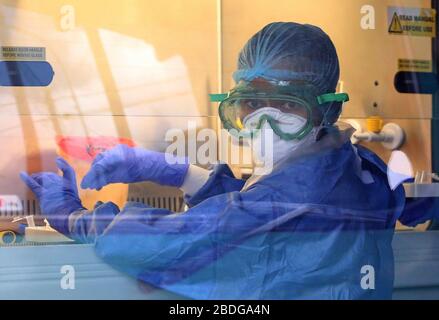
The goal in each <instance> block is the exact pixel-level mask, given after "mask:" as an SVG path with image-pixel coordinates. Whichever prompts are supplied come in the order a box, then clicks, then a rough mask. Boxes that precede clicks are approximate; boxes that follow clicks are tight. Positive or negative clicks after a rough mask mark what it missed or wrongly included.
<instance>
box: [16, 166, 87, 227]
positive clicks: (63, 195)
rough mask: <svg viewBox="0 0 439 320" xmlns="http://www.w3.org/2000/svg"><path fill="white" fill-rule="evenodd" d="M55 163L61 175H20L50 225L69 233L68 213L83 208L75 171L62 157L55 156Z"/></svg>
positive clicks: (23, 173) (50, 173) (46, 173)
mask: <svg viewBox="0 0 439 320" xmlns="http://www.w3.org/2000/svg"><path fill="white" fill-rule="evenodd" d="M56 164H57V166H58V168H59V169H60V170H61V171H62V173H63V176H62V177H61V176H59V175H58V174H56V173H53V172H40V173H34V174H32V175H30V176H29V175H28V174H27V173H26V172H21V173H20V177H21V179H22V180H23V181H24V183H26V185H27V186H28V187H29V188H30V189H31V190H32V191H33V193H34V194H35V195H36V197H37V199H38V201H39V203H40V207H41V212H42V213H43V214H44V215H45V216H46V217H47V220H48V221H49V223H50V225H51V227H53V228H54V229H56V230H57V231H59V232H61V233H63V234H65V235H69V228H68V217H69V215H70V214H71V213H72V212H74V211H76V210H81V209H85V208H84V207H83V206H82V204H81V200H80V199H79V196H78V188H77V186H76V177H75V171H74V170H73V168H72V167H71V166H70V165H69V164H68V163H67V162H66V161H65V160H64V159H62V158H57V159H56Z"/></svg>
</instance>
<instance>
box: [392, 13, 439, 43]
mask: <svg viewBox="0 0 439 320" xmlns="http://www.w3.org/2000/svg"><path fill="white" fill-rule="evenodd" d="M387 20H388V26H389V33H390V34H399V35H409V36H421V37H431V38H433V37H435V36H436V10H434V9H430V8H403V7H389V8H387Z"/></svg>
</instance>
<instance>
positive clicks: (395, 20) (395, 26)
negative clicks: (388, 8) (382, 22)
mask: <svg viewBox="0 0 439 320" xmlns="http://www.w3.org/2000/svg"><path fill="white" fill-rule="evenodd" d="M389 32H390V33H403V32H404V31H403V30H402V25H401V21H399V17H398V14H397V13H396V12H395V13H394V14H393V17H392V22H390V26H389Z"/></svg>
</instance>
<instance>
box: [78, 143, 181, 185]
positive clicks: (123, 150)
mask: <svg viewBox="0 0 439 320" xmlns="http://www.w3.org/2000/svg"><path fill="white" fill-rule="evenodd" d="M170 157H173V156H172V155H170ZM174 159H176V158H175V157H174ZM179 160H182V161H181V162H184V163H183V164H180V162H178V163H174V164H169V163H168V162H167V161H166V158H165V153H161V152H155V151H149V150H146V149H143V148H137V147H136V148H132V147H129V146H127V145H124V144H121V145H118V146H116V147H114V148H113V149H110V150H107V151H105V152H103V153H101V154H99V155H98V156H97V157H96V158H95V160H94V161H93V163H92V165H91V168H90V170H89V172H88V173H87V174H86V175H85V177H84V178H83V179H82V182H81V188H83V189H97V190H100V189H101V188H102V187H104V186H105V185H107V184H109V183H133V182H142V181H151V182H155V183H158V184H161V185H166V186H172V187H180V186H181V185H182V184H183V181H184V179H185V177H186V174H187V171H188V168H189V163H188V161H187V159H179Z"/></svg>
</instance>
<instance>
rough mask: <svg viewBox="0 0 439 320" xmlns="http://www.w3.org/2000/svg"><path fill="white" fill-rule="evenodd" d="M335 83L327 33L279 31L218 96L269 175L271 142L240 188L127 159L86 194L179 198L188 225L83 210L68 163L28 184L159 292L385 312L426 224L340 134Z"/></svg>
mask: <svg viewBox="0 0 439 320" xmlns="http://www.w3.org/2000/svg"><path fill="white" fill-rule="evenodd" d="M339 72H340V71H339V62H338V57H337V53H336V49H335V47H334V45H333V43H332V42H331V40H330V38H329V37H328V35H326V34H325V33H324V32H323V31H322V30H321V29H319V28H318V27H315V26H312V25H306V24H304V25H303V24H297V23H292V22H286V23H284V22H278V23H271V24H269V25H267V26H265V27H264V28H263V29H262V30H260V31H259V32H258V33H256V34H255V35H254V36H253V37H251V39H250V40H249V41H248V42H247V44H246V45H245V46H244V48H243V49H242V50H241V52H240V54H239V61H238V68H237V71H236V72H235V73H234V80H235V82H236V87H235V88H233V89H232V90H231V91H230V92H229V93H227V94H225V95H213V100H215V101H219V102H220V105H219V114H220V117H221V121H222V123H223V125H224V127H225V128H226V129H228V130H229V131H230V133H231V134H238V135H240V134H241V135H242V136H244V137H248V138H251V139H253V140H254V141H257V142H258V143H254V144H253V146H254V147H253V152H254V155H255V157H256V158H258V157H260V158H261V159H262V160H261V161H264V160H263V159H264V156H263V155H262V152H261V151H262V149H264V148H263V147H261V146H264V145H266V144H267V143H270V141H269V140H267V138H266V137H267V135H266V134H265V133H266V132H269V131H270V130H272V132H273V133H274V134H273V135H272V140H271V143H272V148H273V154H272V163H273V168H272V170H271V171H270V172H269V173H268V174H264V175H259V176H256V175H254V176H252V177H250V178H249V179H248V180H247V181H243V180H240V179H237V178H235V177H234V176H233V174H232V172H231V170H230V169H229V167H228V166H227V165H225V164H218V165H216V166H215V167H214V168H213V170H206V169H203V168H200V167H197V166H195V165H191V164H188V163H187V161H180V162H178V163H175V164H170V163H169V161H167V156H166V155H165V154H164V153H159V152H154V151H150V150H146V149H143V148H138V147H135V148H132V147H128V146H124V145H119V146H117V147H115V148H114V149H111V150H108V151H106V152H103V153H101V154H99V155H98V156H97V157H96V159H95V160H94V162H93V163H92V166H91V168H90V171H89V172H88V174H87V175H86V176H85V177H84V179H83V180H82V182H81V187H82V188H90V189H98V190H99V189H100V188H102V187H103V186H105V185H107V184H109V183H120V182H122V183H133V182H140V181H152V182H155V183H158V184H161V185H167V186H174V187H178V188H180V189H181V190H183V191H184V194H185V196H184V200H185V202H186V204H187V206H188V208H189V209H188V210H187V211H186V212H184V213H174V212H171V211H169V210H166V209H157V208H153V207H150V206H148V205H145V204H141V203H133V202H130V203H128V204H127V205H126V206H125V207H124V208H118V207H117V206H116V205H115V204H113V203H112V202H108V203H101V202H98V203H97V204H96V206H95V208H94V209H93V210H87V209H86V208H84V207H83V206H82V204H81V201H80V199H79V197H78V191H77V186H76V179H75V172H74V171H73V169H72V168H71V167H70V166H69V165H68V164H67V162H65V161H64V160H63V159H61V158H58V159H57V164H58V167H59V168H60V169H61V171H62V173H63V175H62V176H59V175H58V174H55V173H49V172H43V173H36V174H31V175H28V174H26V173H21V177H22V179H23V180H24V182H25V183H26V184H27V185H28V186H29V187H30V188H31V189H32V190H33V192H34V193H35V194H36V196H37V198H38V199H39V202H40V206H41V210H42V212H43V213H44V214H45V215H46V216H47V218H48V221H49V222H50V224H51V226H52V227H54V228H55V229H56V230H58V231H59V232H61V233H63V234H65V235H66V236H68V237H70V238H72V239H74V240H76V241H79V242H83V243H93V244H94V246H95V250H96V253H97V255H98V256H99V257H101V258H102V259H103V260H104V261H106V262H107V263H109V264H110V265H112V266H113V267H115V268H116V269H119V270H121V271H123V272H126V273H128V274H130V275H132V276H133V277H136V278H137V279H140V280H141V281H143V282H145V283H147V284H149V285H152V286H154V287H157V288H162V289H165V290H168V291H171V292H173V293H176V294H180V295H183V296H185V297H189V298H197V299H389V298H391V297H392V287H393V279H394V262H393V252H392V246H391V243H392V237H393V234H394V228H395V224H396V222H397V220H400V221H401V222H403V223H404V224H406V225H409V226H413V225H416V224H418V223H422V222H424V221H427V220H429V219H431V218H432V216H431V213H430V212H431V211H429V210H417V208H419V205H418V204H415V203H409V202H406V199H405V194H404V189H403V187H402V186H399V187H398V188H396V189H395V190H394V191H392V190H391V188H390V187H389V183H388V179H387V167H386V164H385V163H384V162H383V161H381V160H380V158H379V157H378V156H376V155H375V154H374V153H373V152H371V151H369V150H368V149H366V148H365V147H362V146H359V145H355V146H354V145H352V144H351V142H350V137H351V135H352V133H353V129H352V128H351V127H348V126H346V127H342V126H341V125H339V123H336V121H337V119H338V117H339V115H340V112H341V107H342V104H343V102H346V101H347V100H348V96H347V94H343V93H336V87H337V83H338V81H339ZM256 146H259V147H256ZM265 156H266V155H265ZM265 159H266V158H265ZM180 160H181V159H180ZM421 206H422V204H421ZM421 213H422V214H421Z"/></svg>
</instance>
